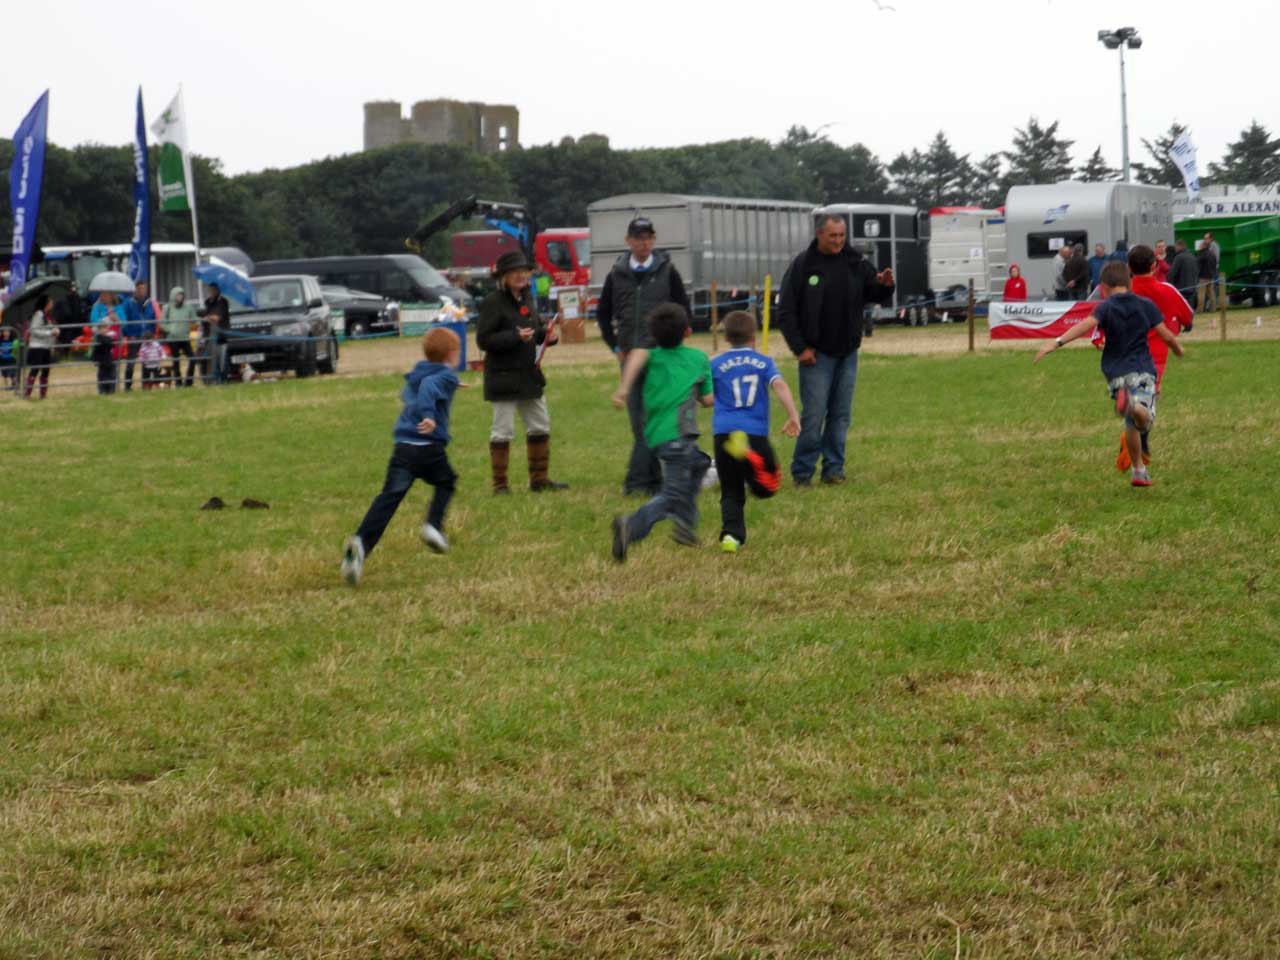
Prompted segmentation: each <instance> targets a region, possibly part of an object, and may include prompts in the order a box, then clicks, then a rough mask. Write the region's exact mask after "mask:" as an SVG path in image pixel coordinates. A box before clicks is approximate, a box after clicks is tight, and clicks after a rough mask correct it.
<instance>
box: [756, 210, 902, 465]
mask: <svg viewBox="0 0 1280 960" xmlns="http://www.w3.org/2000/svg"><path fill="white" fill-rule="evenodd" d="M846 233H847V228H846V227H845V222H844V218H842V217H840V216H836V215H831V216H820V217H819V219H818V226H817V235H816V237H815V238H814V240H813V242H812V243H810V244H809V247H808V249H807V250H805V251H803V252H802V253H801V254H800V255H799V256H797V257H796V258H795V259H794V260H793V261H792V262H791V266H790V267H788V268H787V272H786V275H785V276H784V277H783V278H782V302H781V306H780V308H779V311H778V325H779V328H780V329H781V330H782V335H783V336H784V337H785V338H786V341H787V346H788V347H790V348H791V352H792V353H794V354H795V355H796V359H797V360H798V361H799V363H800V403H801V407H802V410H801V414H800V437H799V439H798V440H797V441H796V449H795V453H794V455H793V456H792V459H791V479H792V480H793V481H794V482H795V484H796V486H799V487H807V486H809V484H810V483H811V482H812V479H813V474H814V472H815V471H816V470H817V468H818V457H819V455H821V457H822V482H823V483H830V484H837V483H844V450H845V440H846V438H847V435H848V433H849V420H850V418H851V416H852V414H853V391H854V386H855V385H856V383H857V379H858V348H859V347H860V346H861V345H862V308H863V305H864V304H865V303H867V302H871V303H881V304H883V303H888V302H890V301H891V298H892V296H893V270H892V269H888V268H886V269H884V270H881V271H880V272H879V273H876V270H875V267H873V266H872V265H871V264H870V263H869V262H868V261H866V260H865V259H863V257H862V255H861V254H859V253H857V252H856V251H855V250H853V248H851V247H850V246H849V245H848V243H847V242H846Z"/></svg>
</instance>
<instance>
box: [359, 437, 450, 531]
mask: <svg viewBox="0 0 1280 960" xmlns="http://www.w3.org/2000/svg"><path fill="white" fill-rule="evenodd" d="M415 480H421V481H422V482H423V483H428V484H430V485H431V486H432V487H434V488H435V489H434V491H433V492H432V494H431V506H430V507H428V508H427V523H429V524H431V525H432V526H433V527H435V528H436V529H437V530H439V531H440V532H441V533H443V532H444V512H445V510H447V509H448V507H449V501H450V500H452V499H453V491H454V489H455V488H456V486H457V482H458V475H457V474H456V473H454V472H453V467H451V466H450V465H449V457H448V455H447V454H446V452H445V448H444V445H443V444H439V443H428V444H413V443H397V444H396V445H395V447H394V448H392V450H391V461H390V462H389V463H388V464H387V479H386V481H385V482H384V483H383V485H382V492H381V493H379V494H378V495H377V496H376V497H374V498H373V503H371V504H370V505H369V511H368V512H367V513H366V514H365V515H364V519H363V520H361V521H360V529H359V530H357V531H356V535H357V536H358V537H359V538H360V542H361V543H363V544H364V552H365V555H366V556H368V555H369V554H371V553H373V548H374V547H376V546H377V545H378V541H379V540H381V539H382V534H383V532H384V531H385V530H386V529H387V524H389V523H390V522H391V518H392V517H394V516H395V515H396V510H397V509H398V508H399V506H400V501H401V500H403V499H404V497H405V494H407V493H408V492H409V488H410V487H412V486H413V481H415Z"/></svg>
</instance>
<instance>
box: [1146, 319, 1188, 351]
mask: <svg viewBox="0 0 1280 960" xmlns="http://www.w3.org/2000/svg"><path fill="white" fill-rule="evenodd" d="M1152 329H1153V330H1155V332H1156V336H1157V337H1159V338H1160V339H1161V340H1163V341H1164V342H1165V343H1167V344H1168V345H1169V349H1170V350H1172V351H1173V352H1174V353H1176V354H1177V355H1178V356H1182V354H1183V349H1182V344H1180V343H1179V342H1178V338H1177V336H1176V335H1175V334H1174V332H1173V331H1172V330H1170V329H1169V328H1168V327H1166V326H1165V325H1164V324H1163V323H1162V324H1160V325H1159V326H1158V327H1152Z"/></svg>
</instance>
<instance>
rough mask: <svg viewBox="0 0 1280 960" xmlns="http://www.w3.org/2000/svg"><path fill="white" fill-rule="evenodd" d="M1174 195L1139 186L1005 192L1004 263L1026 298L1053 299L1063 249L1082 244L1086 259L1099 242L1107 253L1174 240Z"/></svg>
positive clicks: (1072, 184)
mask: <svg viewBox="0 0 1280 960" xmlns="http://www.w3.org/2000/svg"><path fill="white" fill-rule="evenodd" d="M1172 202H1173V191H1172V190H1170V189H1169V188H1168V187H1158V186H1151V185H1148V184H1142V183H1079V182H1077V181H1074V180H1063V181H1061V182H1059V183H1046V184H1033V185H1029V186H1021V187H1010V188H1009V194H1008V196H1007V198H1006V199H1005V231H1006V235H1007V241H1008V257H1009V262H1011V263H1016V264H1018V265H1019V266H1020V267H1021V268H1022V276H1023V278H1024V279H1026V281H1027V297H1028V299H1030V300H1044V299H1049V298H1051V297H1052V296H1053V277H1054V264H1053V258H1054V257H1056V256H1058V255H1059V253H1058V251H1060V250H1061V249H1062V247H1063V246H1064V245H1066V244H1077V243H1079V244H1083V246H1084V250H1085V256H1090V255H1091V254H1092V253H1093V245H1094V244H1095V243H1101V244H1102V245H1103V247H1104V249H1106V251H1107V252H1108V253H1110V252H1111V251H1113V250H1115V248H1116V243H1117V242H1119V241H1124V243H1125V245H1126V246H1130V247H1131V246H1134V245H1136V244H1139V243H1145V244H1147V245H1149V246H1154V245H1155V243H1156V241H1157V240H1165V241H1171V240H1172V239H1173V220H1172V213H1171V207H1172Z"/></svg>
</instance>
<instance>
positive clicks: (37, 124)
mask: <svg viewBox="0 0 1280 960" xmlns="http://www.w3.org/2000/svg"><path fill="white" fill-rule="evenodd" d="M48 126H49V91H48V90H46V91H45V92H44V93H42V94H40V99H39V100H37V101H36V103H35V106H34V107H32V108H31V112H30V113H28V114H27V115H26V117H25V118H24V119H23V121H22V123H20V124H19V125H18V129H17V131H16V132H15V133H14V135H13V167H12V168H11V169H10V170H9V208H10V209H11V210H12V211H13V257H12V258H11V259H10V261H9V293H10V294H11V295H12V294H16V293H17V292H18V291H19V290H21V289H22V288H23V286H24V285H25V284H26V282H27V266H28V264H30V263H31V254H32V251H34V250H35V244H36V221H38V220H39V219H40V185H41V183H42V181H43V180H44V145H45V139H46V133H47V130H48Z"/></svg>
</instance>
